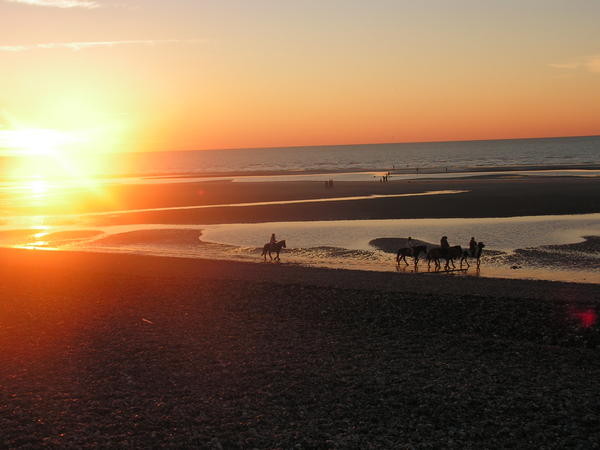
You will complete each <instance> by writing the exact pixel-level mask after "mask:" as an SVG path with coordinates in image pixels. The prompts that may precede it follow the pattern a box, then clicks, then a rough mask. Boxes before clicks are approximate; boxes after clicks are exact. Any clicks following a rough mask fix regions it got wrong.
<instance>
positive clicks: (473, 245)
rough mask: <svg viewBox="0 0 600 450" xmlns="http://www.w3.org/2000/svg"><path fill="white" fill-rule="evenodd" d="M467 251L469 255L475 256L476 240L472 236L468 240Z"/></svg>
mask: <svg viewBox="0 0 600 450" xmlns="http://www.w3.org/2000/svg"><path fill="white" fill-rule="evenodd" d="M469 252H470V253H471V256H473V257H477V242H476V241H475V238H474V237H472V238H471V240H470V241H469Z"/></svg>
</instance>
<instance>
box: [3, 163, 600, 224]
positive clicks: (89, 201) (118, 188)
mask: <svg viewBox="0 0 600 450" xmlns="http://www.w3.org/2000/svg"><path fill="white" fill-rule="evenodd" d="M323 177H324V178H334V179H335V177H334V176H333V177H332V176H327V175H324V176H323ZM599 190H600V177H584V176H581V177H561V176H556V177H518V176H506V175H503V176H497V177H496V176H493V175H487V176H482V177H480V178H475V179H473V178H467V179H461V178H457V179H419V180H399V181H394V179H393V178H392V181H391V182H388V183H379V182H378V181H377V179H376V178H374V180H373V181H347V182H346V181H340V182H337V181H336V182H335V183H334V187H333V188H332V189H327V188H325V187H324V184H323V182H317V181H269V182H230V181H212V182H211V181H206V182H200V183H198V182H189V183H175V182H171V183H169V182H168V181H164V182H162V183H146V184H145V183H138V184H114V185H112V184H108V185H105V186H100V187H99V188H98V189H90V190H89V191H86V190H82V189H80V190H78V191H77V196H75V195H72V193H71V192H70V191H68V190H67V191H61V190H57V191H56V192H49V193H48V194H47V196H46V198H47V201H46V202H45V203H44V204H39V202H38V203H32V202H30V201H29V202H27V201H23V202H22V203H21V204H19V205H15V206H14V207H15V208H17V210H19V211H21V212H22V213H27V212H30V211H35V213H36V214H37V215H58V216H61V215H64V214H67V216H66V217H62V220H64V221H66V220H69V219H71V220H73V218H79V217H80V216H81V215H84V216H83V217H84V218H86V219H88V222H89V223H91V224H97V225H117V224H119V225H122V224H133V223H166V224H168V223H178V224H181V223H194V224H216V223H248V222H275V221H297V220H304V221H310V220H338V219H348V220H359V219H393V218H397V219H407V218H447V217H509V216H523V215H549V214H583V213H595V212H598V211H600V199H599V196H598V194H597V192H598V191H599ZM444 191H456V192H459V193H460V194H452V193H449V194H439V195H427V196H423V195H416V196H406V197H398V198H394V197H390V198H386V197H385V196H391V195H398V194H413V195H414V194H423V193H428V192H444ZM373 195H379V196H382V197H381V198H372V199H358V200H353V201H327V202H312V203H290V204H287V203H286V202H298V201H301V200H307V199H313V200H316V199H337V198H352V197H360V196H362V197H364V196H373ZM265 202H269V203H270V204H260V203H265ZM277 202H279V203H281V204H277ZM237 204H245V206H236V205H237ZM208 206H209V208H208ZM193 207H198V208H193ZM163 208H166V209H163ZM178 208H181V209H178ZM128 211H133V212H129V213H127V212H128ZM85 214H90V215H89V216H85ZM60 219H61V217H58V218H57V219H56V220H60Z"/></svg>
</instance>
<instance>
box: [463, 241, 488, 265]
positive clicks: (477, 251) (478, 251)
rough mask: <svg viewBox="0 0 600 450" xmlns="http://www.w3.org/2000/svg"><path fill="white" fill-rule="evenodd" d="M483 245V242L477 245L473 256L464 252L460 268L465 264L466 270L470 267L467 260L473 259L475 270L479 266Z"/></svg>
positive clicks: (467, 251)
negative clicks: (475, 263) (475, 262)
mask: <svg viewBox="0 0 600 450" xmlns="http://www.w3.org/2000/svg"><path fill="white" fill-rule="evenodd" d="M484 247H485V244H484V243H483V242H478V243H477V248H476V249H475V254H474V255H473V254H472V253H471V252H470V251H469V250H465V251H464V252H463V254H462V256H461V258H460V266H461V267H462V264H463V262H465V263H466V264H467V269H468V268H469V267H471V265H470V264H469V261H468V260H467V258H475V259H476V260H477V268H478V269H479V266H480V265H481V254H482V253H483V248H484Z"/></svg>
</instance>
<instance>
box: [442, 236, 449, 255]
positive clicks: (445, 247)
mask: <svg viewBox="0 0 600 450" xmlns="http://www.w3.org/2000/svg"><path fill="white" fill-rule="evenodd" d="M440 247H441V249H442V255H444V256H445V255H447V254H448V249H449V248H450V244H449V243H448V236H442V239H440Z"/></svg>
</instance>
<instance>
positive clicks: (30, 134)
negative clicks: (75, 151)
mask: <svg viewBox="0 0 600 450" xmlns="http://www.w3.org/2000/svg"><path fill="white" fill-rule="evenodd" d="M81 141H82V139H81V138H80V137H79V136H77V135H76V134H75V133H68V132H64V131H59V130H49V129H39V128H25V129H20V130H9V131H5V132H4V143H3V144H4V146H5V147H7V148H9V149H11V150H13V151H16V152H17V153H18V154H20V155H23V156H28V155H51V154H53V153H55V152H60V151H63V150H66V149H67V148H68V147H69V146H71V145H73V144H76V143H80V142H81Z"/></svg>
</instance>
